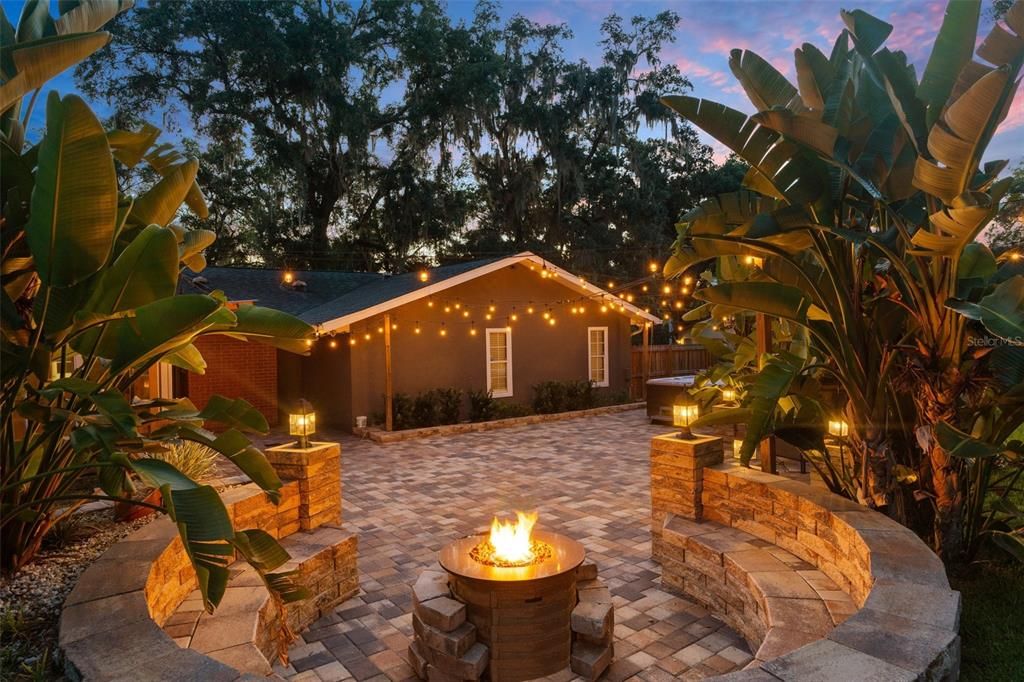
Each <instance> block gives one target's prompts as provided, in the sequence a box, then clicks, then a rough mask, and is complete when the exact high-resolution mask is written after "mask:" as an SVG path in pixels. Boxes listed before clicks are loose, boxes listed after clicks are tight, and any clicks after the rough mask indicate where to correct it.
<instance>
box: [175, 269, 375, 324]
mask: <svg viewBox="0 0 1024 682" xmlns="http://www.w3.org/2000/svg"><path fill="white" fill-rule="evenodd" d="M295 278H296V279H297V280H301V281H303V282H305V283H306V287H305V289H304V290H303V289H299V288H295V287H289V286H285V285H284V284H283V283H282V281H281V270H279V269H266V268H217V267H209V268H206V269H204V270H203V271H202V272H200V273H195V272H192V271H191V270H186V271H185V273H184V275H183V276H182V277H181V279H180V281H179V283H178V292H179V293H196V292H203V293H206V292H209V291H214V290H217V289H220V290H221V291H223V292H224V293H225V294H226V295H227V297H228V299H230V300H233V301H249V300H251V301H255V302H256V303H257V304H258V305H261V306H266V307H268V308H274V309H276V310H280V311H282V312H286V313H290V314H292V315H301V314H302V313H304V312H306V311H307V310H310V309H311V308H316V307H317V306H319V305H322V304H324V303H327V302H328V301H332V300H334V299H336V298H338V297H339V296H341V295H343V294H345V293H348V292H349V291H352V290H353V289H355V288H357V287H361V286H364V285H366V284H368V283H370V282H377V281H380V280H383V279H384V275H380V274H376V273H372V272H335V271H328V270H313V271H303V272H301V273H300V272H297V273H295Z"/></svg>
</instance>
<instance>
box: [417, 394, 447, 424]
mask: <svg viewBox="0 0 1024 682" xmlns="http://www.w3.org/2000/svg"><path fill="white" fill-rule="evenodd" d="M412 422H413V427H414V428H423V427H425V426H437V425H438V424H440V423H441V416H440V411H439V410H438V405H437V394H436V393H435V392H434V391H423V392H422V393H418V394H417V395H416V397H415V398H413V402H412Z"/></svg>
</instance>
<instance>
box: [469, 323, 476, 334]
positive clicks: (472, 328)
mask: <svg viewBox="0 0 1024 682" xmlns="http://www.w3.org/2000/svg"><path fill="white" fill-rule="evenodd" d="M469 335H470V336H476V322H475V321H474V322H472V323H471V324H470V325H469Z"/></svg>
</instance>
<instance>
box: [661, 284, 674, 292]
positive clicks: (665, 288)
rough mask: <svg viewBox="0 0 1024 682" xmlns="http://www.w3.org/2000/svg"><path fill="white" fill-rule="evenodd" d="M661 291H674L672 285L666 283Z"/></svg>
mask: <svg viewBox="0 0 1024 682" xmlns="http://www.w3.org/2000/svg"><path fill="white" fill-rule="evenodd" d="M661 293H663V294H671V293H672V287H670V286H669V285H667V284H666V285H665V286H664V287H662V288H661Z"/></svg>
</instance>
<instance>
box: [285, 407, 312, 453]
mask: <svg viewBox="0 0 1024 682" xmlns="http://www.w3.org/2000/svg"><path fill="white" fill-rule="evenodd" d="M288 433H289V434H290V435H292V436H295V437H296V438H298V440H299V443H298V445H299V447H300V448H303V449H305V448H308V447H309V437H310V436H312V435H313V434H314V433H316V412H314V411H313V406H312V405H310V404H309V401H307V400H300V401H299V404H298V410H297V411H296V412H292V413H290V414H289V415H288Z"/></svg>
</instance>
